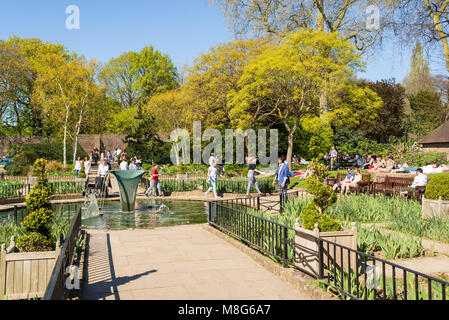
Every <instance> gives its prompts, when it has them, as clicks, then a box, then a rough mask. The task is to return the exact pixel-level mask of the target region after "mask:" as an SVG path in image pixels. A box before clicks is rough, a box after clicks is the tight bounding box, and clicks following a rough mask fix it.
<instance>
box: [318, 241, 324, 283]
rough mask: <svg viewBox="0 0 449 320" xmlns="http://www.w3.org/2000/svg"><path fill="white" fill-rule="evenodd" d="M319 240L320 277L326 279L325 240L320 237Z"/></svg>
mask: <svg viewBox="0 0 449 320" xmlns="http://www.w3.org/2000/svg"><path fill="white" fill-rule="evenodd" d="M317 240H318V279H324V252H323V241H322V240H321V239H320V238H317Z"/></svg>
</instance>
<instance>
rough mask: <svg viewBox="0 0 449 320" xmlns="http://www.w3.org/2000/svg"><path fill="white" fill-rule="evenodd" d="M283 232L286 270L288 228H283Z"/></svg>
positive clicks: (286, 266)
mask: <svg viewBox="0 0 449 320" xmlns="http://www.w3.org/2000/svg"><path fill="white" fill-rule="evenodd" d="M283 231H284V250H283V251H284V252H283V253H284V254H283V260H284V261H283V266H284V268H288V239H287V236H288V234H287V231H288V230H287V227H285V226H283Z"/></svg>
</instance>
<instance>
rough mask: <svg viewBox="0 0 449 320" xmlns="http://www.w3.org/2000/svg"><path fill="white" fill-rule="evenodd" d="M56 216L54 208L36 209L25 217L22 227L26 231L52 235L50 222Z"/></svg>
mask: <svg viewBox="0 0 449 320" xmlns="http://www.w3.org/2000/svg"><path fill="white" fill-rule="evenodd" d="M54 216H55V212H54V211H53V209H52V208H39V209H35V210H33V211H31V213H30V214H29V215H27V216H26V217H25V219H23V222H22V227H23V229H24V230H25V231H26V232H37V233H40V234H41V235H44V236H46V237H48V236H49V235H50V223H51V222H52V221H53V218H54Z"/></svg>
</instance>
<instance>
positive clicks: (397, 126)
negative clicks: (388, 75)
mask: <svg viewBox="0 0 449 320" xmlns="http://www.w3.org/2000/svg"><path fill="white" fill-rule="evenodd" d="M359 85H360V86H361V87H367V88H369V89H371V90H372V91H374V92H376V93H377V95H378V96H379V97H380V98H381V99H382V101H383V105H382V107H381V108H379V109H378V110H377V113H378V121H375V122H373V121H365V119H362V121H361V124H360V129H361V130H363V131H365V132H367V136H368V137H369V138H370V139H373V140H376V141H377V142H384V143H385V142H388V139H389V137H391V136H393V137H401V136H402V135H403V134H404V125H405V119H406V117H405V97H406V96H405V88H404V87H403V86H402V85H401V84H399V83H396V81H395V80H394V79H388V80H382V81H376V82H370V81H363V80H362V81H360V83H359Z"/></svg>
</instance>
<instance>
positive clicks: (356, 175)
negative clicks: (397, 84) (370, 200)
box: [333, 168, 363, 195]
mask: <svg viewBox="0 0 449 320" xmlns="http://www.w3.org/2000/svg"><path fill="white" fill-rule="evenodd" d="M362 179H363V176H362V172H361V171H360V169H359V168H357V169H355V172H354V171H352V169H348V174H347V175H346V177H345V179H344V180H343V181H340V182H338V183H336V184H334V186H333V189H334V191H337V190H338V188H341V191H340V193H341V194H342V195H347V194H348V192H349V190H350V189H351V188H357V184H358V183H359V182H360V181H362Z"/></svg>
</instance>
